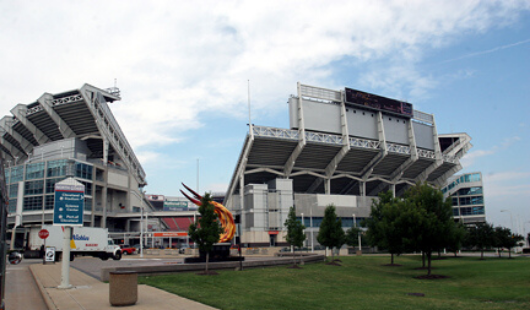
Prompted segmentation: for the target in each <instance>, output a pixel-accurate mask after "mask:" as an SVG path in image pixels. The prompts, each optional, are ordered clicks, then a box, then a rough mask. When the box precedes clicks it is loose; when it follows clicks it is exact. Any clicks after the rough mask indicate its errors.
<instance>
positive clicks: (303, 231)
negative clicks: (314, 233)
mask: <svg viewBox="0 0 530 310" xmlns="http://www.w3.org/2000/svg"><path fill="white" fill-rule="evenodd" d="M302 225H304V213H302ZM302 233H303V234H304V236H305V229H304V230H302ZM304 241H305V240H304Z"/></svg>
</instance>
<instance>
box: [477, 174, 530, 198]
mask: <svg viewBox="0 0 530 310" xmlns="http://www.w3.org/2000/svg"><path fill="white" fill-rule="evenodd" d="M484 186H485V188H486V194H487V196H488V197H499V196H510V197H519V198H522V197H529V198H530V172H519V171H506V172H500V173H492V174H489V175H487V176H485V177H484Z"/></svg>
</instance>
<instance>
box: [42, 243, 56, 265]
mask: <svg viewBox="0 0 530 310" xmlns="http://www.w3.org/2000/svg"><path fill="white" fill-rule="evenodd" d="M44 262H45V263H47V262H55V247H52V246H50V247H46V252H45V255H44Z"/></svg>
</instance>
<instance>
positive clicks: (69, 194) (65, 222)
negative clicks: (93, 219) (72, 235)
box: [53, 179, 85, 226]
mask: <svg viewBox="0 0 530 310" xmlns="http://www.w3.org/2000/svg"><path fill="white" fill-rule="evenodd" d="M65 181H68V182H65ZM65 181H62V182H59V183H57V184H55V204H54V207H53V224H54V225H61V226H83V209H84V205H85V203H84V202H85V186H84V185H83V184H81V183H79V182H76V181H75V180H73V179H70V180H68V179H67V180H65ZM72 181H73V182H72ZM63 182H65V183H66V184H65V183H63ZM61 183H63V184H61ZM68 183H69V184H68ZM72 183H75V184H72Z"/></svg>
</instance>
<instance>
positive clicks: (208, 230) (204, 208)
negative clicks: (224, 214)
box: [189, 193, 223, 274]
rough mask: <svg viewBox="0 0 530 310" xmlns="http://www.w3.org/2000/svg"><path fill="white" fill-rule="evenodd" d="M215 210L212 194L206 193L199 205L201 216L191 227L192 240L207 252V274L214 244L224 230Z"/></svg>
mask: <svg viewBox="0 0 530 310" xmlns="http://www.w3.org/2000/svg"><path fill="white" fill-rule="evenodd" d="M214 210H215V207H214V205H213V204H212V198H211V197H210V194H209V193H205V194H204V196H202V198H201V206H200V207H199V213H200V214H201V218H200V219H199V220H198V221H197V222H196V223H193V224H191V225H190V227H189V236H190V238H191V240H193V242H195V243H197V244H198V245H199V249H200V250H201V251H203V252H204V253H206V270H205V271H204V273H205V274H208V262H209V260H210V252H211V251H212V248H213V244H214V243H217V242H219V236H220V235H221V233H222V232H223V228H222V227H221V224H220V223H219V221H218V220H217V218H218V217H217V214H216V213H215V212H214Z"/></svg>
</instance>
